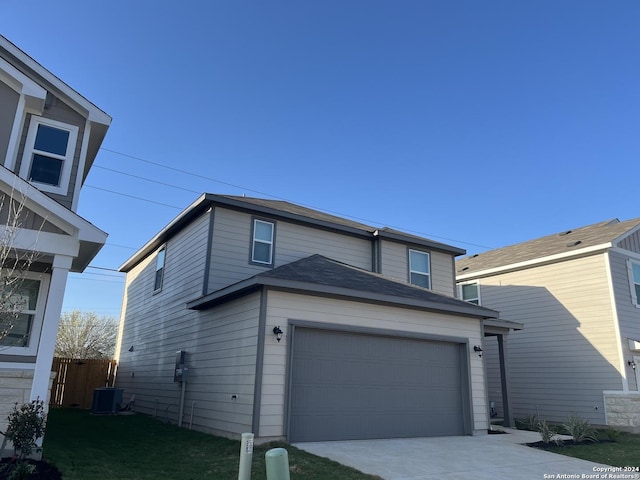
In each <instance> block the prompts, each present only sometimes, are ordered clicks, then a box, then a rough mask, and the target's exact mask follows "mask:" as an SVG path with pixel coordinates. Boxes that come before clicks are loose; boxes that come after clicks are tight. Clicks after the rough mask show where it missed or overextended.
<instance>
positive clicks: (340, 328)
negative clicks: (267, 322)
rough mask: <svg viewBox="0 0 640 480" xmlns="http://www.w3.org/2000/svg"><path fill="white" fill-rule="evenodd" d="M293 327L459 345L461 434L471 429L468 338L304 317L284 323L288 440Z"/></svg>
mask: <svg viewBox="0 0 640 480" xmlns="http://www.w3.org/2000/svg"><path fill="white" fill-rule="evenodd" d="M296 328H309V329H316V330H326V331H337V332H345V333H354V334H364V335H377V336H383V337H393V338H405V339H413V340H426V341H441V342H447V343H454V344H459V345H463V346H464V347H465V348H463V349H462V351H463V352H464V354H463V355H464V357H463V358H462V360H461V372H460V375H461V380H462V381H461V386H462V410H463V411H462V419H463V425H464V433H465V435H470V434H471V433H472V432H473V426H472V414H471V411H472V410H471V406H472V398H471V376H470V371H471V369H470V359H469V339H468V338H466V337H456V336H449V335H438V334H431V333H423V332H411V331H405V330H393V329H382V328H372V327H358V326H352V325H343V324H330V323H321V322H313V321H308V320H292V319H290V320H289V322H288V329H287V330H288V332H289V333H288V349H287V369H286V383H285V392H286V394H285V406H284V407H285V418H284V423H285V425H284V432H285V435H286V438H287V440H290V438H291V437H290V433H291V432H290V430H291V396H292V368H293V362H292V360H293V352H294V345H295V332H296Z"/></svg>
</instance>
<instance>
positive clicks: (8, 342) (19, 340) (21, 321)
mask: <svg viewBox="0 0 640 480" xmlns="http://www.w3.org/2000/svg"><path fill="white" fill-rule="evenodd" d="M48 279H49V277H48V276H47V275H44V274H38V273H31V272H27V273H24V274H23V275H22V277H21V278H20V279H18V280H17V281H16V282H15V283H12V284H10V285H6V286H5V287H4V294H3V293H2V292H0V295H1V300H2V301H1V305H0V350H1V351H2V353H4V354H14V355H35V354H36V352H37V351H38V339H39V338H40V330H41V329H42V321H43V318H44V304H45V300H44V296H45V295H46V291H47V289H48V283H49V282H48Z"/></svg>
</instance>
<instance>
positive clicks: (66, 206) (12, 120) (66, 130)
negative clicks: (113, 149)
mask: <svg viewBox="0 0 640 480" xmlns="http://www.w3.org/2000/svg"><path fill="white" fill-rule="evenodd" d="M110 123H111V117H109V115H107V114H106V113H105V112H103V111H102V110H100V109H99V108H98V107H96V106H95V105H94V104H93V103H91V102H90V101H88V100H87V99H86V98H84V97H83V96H82V95H80V94H79V93H78V92H76V91H75V90H73V89H72V88H71V87H69V86H68V85H67V84H66V83H64V82H63V81H62V80H60V79H59V78H58V77H56V76H55V75H54V74H52V73H51V72H49V71H48V70H47V69H45V68H44V67H43V66H42V65H40V64H39V63H38V62H36V61H35V60H34V59H32V58H31V57H30V56H29V55H27V54H26V53H25V52H23V51H22V50H20V49H19V48H18V47H16V46H15V45H14V44H13V43H11V42H10V41H9V40H7V39H6V38H4V37H2V36H0V244H1V245H3V246H4V247H5V248H3V249H2V251H3V252H4V255H2V257H0V258H1V260H2V263H3V264H2V265H0V279H2V280H7V279H13V280H15V281H13V282H12V284H11V285H9V286H6V283H7V282H6V281H4V282H0V286H1V287H0V288H2V289H3V290H2V292H3V298H9V301H3V302H2V305H1V307H2V308H1V309H0V310H2V311H0V315H1V316H2V323H3V325H2V330H3V332H2V333H1V334H0V393H1V395H0V398H1V399H2V401H1V402H0V430H4V425H3V424H4V422H5V419H6V417H7V414H8V413H9V412H10V411H11V409H12V408H13V406H14V403H23V402H28V401H30V400H34V399H36V398H40V399H42V400H45V401H46V399H47V398H48V395H49V389H50V381H51V378H52V373H51V362H52V359H53V352H54V347H55V340H56V333H57V330H58V323H59V320H60V311H61V309H62V300H63V297H64V292H65V288H66V283H67V275H68V273H69V272H82V271H83V270H84V269H85V268H86V267H87V266H88V265H89V262H90V261H91V260H92V259H93V258H94V257H95V255H96V254H97V253H98V252H99V251H100V249H101V248H102V246H103V245H104V243H105V241H106V237H107V235H106V233H104V232H103V231H101V230H100V229H98V228H97V227H95V226H94V225H92V224H91V223H90V222H88V221H87V220H85V219H84V218H82V217H80V216H79V215H78V214H77V213H76V211H77V207H78V199H79V195H80V188H81V186H82V184H83V182H84V180H85V178H86V177H87V174H88V173H89V169H90V168H91V165H92V163H93V161H94V159H95V157H96V155H97V153H98V149H99V148H100V145H101V143H102V140H103V139H104V137H105V135H106V132H107V130H108V128H109V125H110ZM16 260H27V261H25V262H22V263H21V265H20V266H19V267H17V268H15V265H16ZM8 289H11V290H8ZM8 312H9V313H8ZM15 315H17V317H15V318H14V316H15ZM7 318H9V319H10V320H6V319H7Z"/></svg>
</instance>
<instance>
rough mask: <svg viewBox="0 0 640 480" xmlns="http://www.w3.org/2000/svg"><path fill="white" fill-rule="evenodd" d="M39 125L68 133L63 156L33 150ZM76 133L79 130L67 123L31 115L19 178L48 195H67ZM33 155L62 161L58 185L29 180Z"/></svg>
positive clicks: (76, 142) (76, 137) (76, 140)
mask: <svg viewBox="0 0 640 480" xmlns="http://www.w3.org/2000/svg"><path fill="white" fill-rule="evenodd" d="M40 125H44V126H46V127H50V128H55V129H57V130H65V131H67V132H69V140H68V141H67V149H66V152H65V155H59V154H56V153H52V152H47V151H46V150H37V149H36V148H35V143H36V136H37V134H38V127H39V126H40ZM78 131H79V128H78V126H76V125H70V124H68V123H63V122H59V121H57V120H51V119H49V118H44V117H40V116H37V115H32V116H31V121H30V123H29V130H28V131H27V139H26V141H25V147H24V152H23V154H22V163H21V165H20V176H21V177H22V178H24V179H25V180H27V181H28V182H30V183H32V184H33V185H35V186H36V187H38V189H39V190H42V191H44V192H49V193H57V194H60V195H67V193H68V192H69V183H70V181H71V170H72V169H73V161H74V157H75V151H76V147H77V144H78ZM34 154H38V155H41V156H44V157H48V158H52V159H56V160H62V168H61V170H60V183H59V184H58V185H51V184H48V183H42V182H38V181H35V180H33V181H32V180H31V179H30V178H29V177H30V173H31V167H32V164H33V155H34Z"/></svg>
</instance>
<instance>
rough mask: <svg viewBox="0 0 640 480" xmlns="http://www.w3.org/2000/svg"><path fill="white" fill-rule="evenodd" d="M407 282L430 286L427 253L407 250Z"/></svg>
mask: <svg viewBox="0 0 640 480" xmlns="http://www.w3.org/2000/svg"><path fill="white" fill-rule="evenodd" d="M409 283H412V284H414V285H418V286H419V287H424V288H431V273H430V268H429V254H428V253H426V252H420V251H418V250H409Z"/></svg>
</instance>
